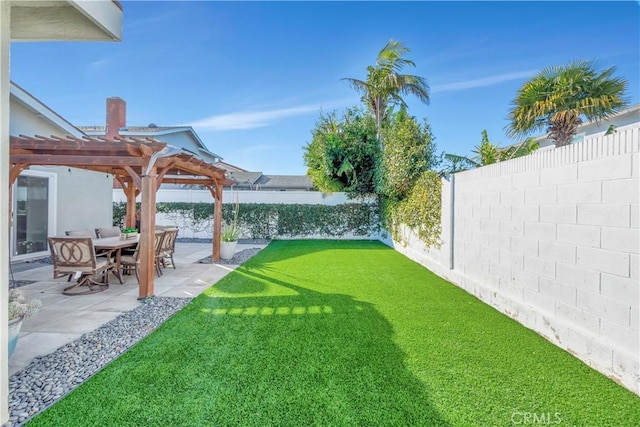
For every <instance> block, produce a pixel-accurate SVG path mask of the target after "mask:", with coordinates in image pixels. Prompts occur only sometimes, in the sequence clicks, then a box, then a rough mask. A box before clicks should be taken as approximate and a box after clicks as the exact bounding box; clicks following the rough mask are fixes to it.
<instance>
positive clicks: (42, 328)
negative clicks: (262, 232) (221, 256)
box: [9, 242, 266, 375]
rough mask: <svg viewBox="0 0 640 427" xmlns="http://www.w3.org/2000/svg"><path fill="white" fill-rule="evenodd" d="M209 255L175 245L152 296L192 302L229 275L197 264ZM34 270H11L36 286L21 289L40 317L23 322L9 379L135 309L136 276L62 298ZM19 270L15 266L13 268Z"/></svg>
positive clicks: (207, 246)
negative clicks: (171, 260) (36, 302)
mask: <svg viewBox="0 0 640 427" xmlns="http://www.w3.org/2000/svg"><path fill="white" fill-rule="evenodd" d="M265 246H266V245H264V244H238V247H237V249H236V253H237V252H239V251H242V250H244V249H252V248H259V249H262V248H264V247H265ZM210 255H211V243H181V242H178V243H176V251H175V255H174V260H175V264H176V269H175V270H174V269H173V268H171V267H168V268H165V269H163V273H164V274H163V275H162V276H161V277H156V279H155V295H156V296H163V297H178V298H193V297H196V296H198V295H199V294H200V293H202V292H203V291H204V290H205V289H207V288H209V287H210V286H211V285H212V284H215V283H216V282H217V281H218V280H220V279H221V278H222V277H224V276H225V275H227V274H228V273H229V272H230V271H233V270H234V269H235V268H236V267H237V265H222V264H197V263H196V261H198V260H200V259H202V258H206V257H207V256H210ZM31 266H35V267H34V268H29V269H25V270H23V271H16V270H18V269H19V268H16V269H14V274H13V276H14V279H15V280H16V281H20V280H32V281H36V282H35V283H32V284H28V285H24V286H21V287H20V289H21V290H23V291H24V293H25V294H26V296H27V297H28V298H37V299H39V300H41V301H42V309H41V310H40V312H39V313H38V314H37V315H36V316H34V317H30V318H26V319H25V320H24V321H23V324H22V328H21V330H20V337H19V338H18V344H17V346H16V349H15V352H14V353H13V355H12V356H11V358H10V359H9V375H13V374H14V373H16V372H18V371H20V370H21V369H23V368H24V367H26V366H27V365H29V363H31V361H32V360H33V359H34V358H35V357H38V356H43V355H46V354H49V353H51V352H53V351H55V350H56V349H57V348H58V347H60V346H62V345H64V344H67V343H69V342H72V341H74V340H75V339H77V338H79V337H80V336H82V334H84V333H87V332H90V331H92V330H94V329H96V328H98V327H100V326H102V325H104V324H105V323H107V322H109V321H111V320H113V319H114V318H116V317H117V316H118V315H120V314H121V313H124V312H127V311H129V310H132V309H134V308H135V307H137V306H138V305H139V304H140V302H139V301H138V299H137V297H138V283H137V281H136V277H135V275H131V276H126V275H125V276H123V281H124V284H123V285H121V284H120V283H119V282H118V280H117V279H116V278H115V277H113V276H111V277H110V280H109V283H110V286H109V289H107V290H106V291H104V292H100V293H97V294H92V295H82V296H65V295H62V289H63V288H64V287H65V286H67V285H68V283H67V280H66V279H65V278H60V279H53V267H52V265H50V264H32V265H31ZM16 267H18V266H16Z"/></svg>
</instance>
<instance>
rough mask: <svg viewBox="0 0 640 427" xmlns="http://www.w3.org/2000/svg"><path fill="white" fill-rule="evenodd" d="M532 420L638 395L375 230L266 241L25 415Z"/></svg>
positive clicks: (333, 421) (611, 406) (240, 421)
mask: <svg viewBox="0 0 640 427" xmlns="http://www.w3.org/2000/svg"><path fill="white" fill-rule="evenodd" d="M534 422H535V424H536V425H560V426H637V425H640V398H638V397H637V396H635V395H634V394H632V393H631V392H629V391H627V390H625V389H624V388H622V387H620V386H618V385H617V384H615V383H614V382H613V381H611V380H609V379H608V378H606V377H605V376H603V375H601V374H599V373H598V372H596V371H594V370H592V369H590V368H588V367H587V366H586V365H584V364H583V363H582V362H580V361H579V360H577V359H575V358H574V357H572V356H571V355H570V354H568V353H566V352H565V351H563V350H560V349H559V348H557V347H555V346H553V345H552V344H550V343H548V342H547V341H545V340H544V339H543V338H541V337H540V336H538V335H537V334H536V333H534V332H532V331H530V330H528V329H526V328H524V327H522V326H520V325H519V324H518V323H516V322H515V321H513V320H511V319H509V318H508V317H506V316H504V315H502V314H500V313H498V312H497V311H495V310H494V309H492V308H490V307H488V306H487V305H485V304H483V303H482V302H480V301H478V300H477V299H476V298H474V297H472V296H470V295H468V294H467V293H465V292H464V291H462V290H460V289H459V288H457V287H455V286H453V285H451V284H449V283H448V282H446V281H444V280H442V279H441V278H439V277H437V276H435V275H434V274H432V273H431V272H429V271H428V270H426V269H424V268H423V267H421V266H420V265H418V264H416V263H414V262H412V261H410V260H408V259H407V258H405V257H404V256H402V255H401V254H399V253H397V252H395V251H394V250H392V249H390V248H387V247H386V246H384V245H382V244H380V243H378V242H368V241H358V242H336V241H275V242H272V243H271V244H270V245H269V246H268V247H267V248H266V249H264V250H263V251H262V252H260V253H259V254H258V255H256V256H255V257H254V258H252V259H251V260H250V261H249V262H247V263H246V264H245V265H243V266H241V267H240V268H238V269H237V270H236V271H235V272H233V273H231V274H229V275H228V276H227V277H225V278H224V279H223V280H221V281H220V282H218V284H216V285H215V286H213V287H212V288H210V289H209V290H208V291H206V292H205V293H204V294H203V295H201V296H199V297H198V298H196V299H195V300H194V301H193V302H192V303H191V304H189V305H188V306H187V307H185V308H184V309H183V310H182V311H181V312H179V313H178V314H176V315H175V316H174V317H172V318H171V319H170V320H169V321H167V322H166V323H165V324H164V325H162V326H161V327H160V328H159V329H158V330H156V331H155V332H154V333H152V334H151V335H150V336H149V337H147V338H146V339H144V340H143V341H141V342H140V343H139V344H137V345H136V346H134V347H133V348H131V349H130V350H129V351H127V352H126V353H125V354H123V355H122V356H121V357H120V358H119V359H118V360H116V361H114V362H113V363H111V364H110V365H109V366H107V367H106V368H105V369H103V370H102V371H101V372H100V373H98V374H97V375H95V376H94V377H93V378H91V379H90V380H89V381H87V382H86V383H84V384H83V385H82V386H80V387H79V388H78V389H76V390H75V391H73V392H72V393H70V394H69V395H68V396H67V397H65V398H64V399H63V400H61V401H60V402H58V403H57V404H56V405H54V406H52V407H51V408H49V409H48V410H47V411H45V412H44V413H42V414H40V415H39V416H37V417H36V418H34V419H33V420H32V422H30V423H29V426H30V427H33V426H56V427H57V426H78V425H82V426H85V425H86V426H99V425H103V426H124V425H130V426H210V425H211V426H214V425H215V426H270V425H272V426H308V425H318V426H333V425H338V426H356V425H361V426H392V425H397V426H492V425H496V426H507V425H533V424H534Z"/></svg>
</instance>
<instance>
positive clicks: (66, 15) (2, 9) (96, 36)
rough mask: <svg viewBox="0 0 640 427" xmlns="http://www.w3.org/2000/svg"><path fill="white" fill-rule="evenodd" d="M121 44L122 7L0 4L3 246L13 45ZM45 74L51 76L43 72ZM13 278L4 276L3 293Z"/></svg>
mask: <svg viewBox="0 0 640 427" xmlns="http://www.w3.org/2000/svg"><path fill="white" fill-rule="evenodd" d="M121 39H122V5H121V4H120V3H119V2H118V1H114V0H98V1H79V0H61V1H26V0H5V1H0V206H2V207H3V208H2V209H0V241H2V242H8V241H9V235H10V232H9V224H10V215H9V209H8V206H9V128H10V117H9V116H10V87H11V84H10V78H9V71H10V55H9V52H10V43H12V42H16V41H21V42H29V41H47V40H57V41H65V40H66V41H72V40H75V41H80V40H84V41H86V40H95V41H97V40H102V41H120V40H121ZM43 72H46V71H43ZM10 251H11V250H10V249H9V245H7V244H4V245H0V271H3V272H6V271H8V269H9V268H8V267H9V257H10ZM8 289H9V277H8V275H7V274H0V293H1V294H2V295H7V293H8ZM7 310H8V307H7V304H0V423H5V422H6V421H7V420H8V417H9V414H8V408H9V396H8V390H9V375H8V372H9V370H8V342H9V340H8V312H7Z"/></svg>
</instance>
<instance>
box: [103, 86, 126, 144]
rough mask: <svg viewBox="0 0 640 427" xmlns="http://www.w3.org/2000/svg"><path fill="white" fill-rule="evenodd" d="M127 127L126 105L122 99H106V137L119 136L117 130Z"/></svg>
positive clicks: (113, 97) (115, 97) (114, 97)
mask: <svg viewBox="0 0 640 427" xmlns="http://www.w3.org/2000/svg"><path fill="white" fill-rule="evenodd" d="M124 127H127V103H126V102H124V99H122V98H118V97H117V96H112V97H110V98H107V129H106V135H105V136H106V137H107V138H115V137H117V136H120V132H118V130H119V129H121V128H124Z"/></svg>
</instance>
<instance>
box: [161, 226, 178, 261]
mask: <svg viewBox="0 0 640 427" xmlns="http://www.w3.org/2000/svg"><path fill="white" fill-rule="evenodd" d="M164 232H165V234H164V239H163V240H162V247H161V248H160V254H159V257H160V262H161V264H162V266H163V267H165V268H166V267H167V265H166V263H165V261H166V259H167V258H170V259H171V267H173V269H174V270H175V269H176V264H175V263H174V262H173V253H174V252H175V250H176V238H177V237H178V227H167V228H165V229H164Z"/></svg>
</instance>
